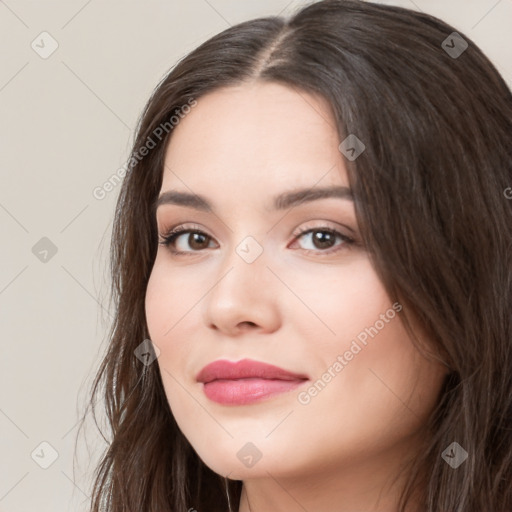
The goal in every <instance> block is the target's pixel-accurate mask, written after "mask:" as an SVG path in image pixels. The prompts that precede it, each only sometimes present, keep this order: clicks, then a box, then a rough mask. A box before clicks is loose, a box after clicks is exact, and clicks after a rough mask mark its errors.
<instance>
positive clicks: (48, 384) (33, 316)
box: [0, 0, 512, 512]
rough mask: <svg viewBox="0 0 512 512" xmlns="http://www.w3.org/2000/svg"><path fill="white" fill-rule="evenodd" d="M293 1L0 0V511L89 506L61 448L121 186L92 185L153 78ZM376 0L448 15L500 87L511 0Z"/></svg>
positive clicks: (94, 352)
mask: <svg viewBox="0 0 512 512" xmlns="http://www.w3.org/2000/svg"><path fill="white" fill-rule="evenodd" d="M302 3H304V2H300V1H292V2H291V3H290V2H289V0H272V1H271V0H265V1H261V0H245V1H240V0H239V1H235V0H208V1H207V0H190V1H185V0H179V1H178V0H168V1H163V0H146V1H145V2H143V1H134V0H131V1H126V0H125V1H114V0H89V1H86V0H66V1H64V0H60V1H57V0H52V1H43V0H33V1H28V0H5V1H2V0H0V44H1V48H2V50H1V52H0V119H1V122H0V172H1V188H0V235H1V239H2V252H1V254H2V265H1V267H0V321H1V327H2V331H1V332H2V340H1V357H0V450H1V453H0V461H1V462H0V512H28V511H37V512H50V511H51V512H58V511H67V510H73V511H78V510H86V508H85V506H86V504H87V495H88V494H89V492H90V489H89V488H88V482H87V478H86V477H85V476H84V475H87V470H88V468H87V467H86V464H85V462H87V461H88V460H94V453H91V454H90V455H89V454H88V453H87V451H85V449H84V448H83V446H82V445H79V446H81V447H80V450H79V455H80V457H79V460H78V462H79V463H80V464H79V465H77V464H75V470H74V469H73V449H74V442H75V436H76V433H77V428H76V425H77V421H78V418H79V413H80V412H81V411H82V410H83V401H84V399H85V394H86V391H87V389H88V387H89V385H90V382H91V378H92V370H93V368H95V366H96V365H97V364H98V363H99V355H100V353H101V351H102V350H103V348H104V339H103V338H104V334H105V332H106V329H107V325H108V322H109V321H110V316H109V315H110V314H109V312H108V310H107V298H108V282H107V277H108V267H107V264H108V260H107V257H108V244H109V237H110V232H111V223H112V217H113V209H114V204H115V200H116V197H117V193H118V189H119V187H117V188H116V189H114V190H113V191H112V192H110V193H109V194H107V195H106V197H105V198H104V199H102V200H98V199H96V198H95V197H94V196H93V193H92V192H93V190H94V189H95V187H98V186H101V185H102V184H103V183H104V182H105V181H106V180H108V179H109V177H110V176H112V174H114V173H115V172H116V170H117V169H119V168H120V167H121V166H122V165H123V164H124V162H125V159H126V158H127V156H128V152H129V147H130V144H131V142H132V139H133V128H134V127H135V123H136V120H137V118H138V115H139V113H140V111H141V109H142V107H143V106H144V104H145V102H146V100H147V98H148V97H149V95H150V93H151V91H152V89H153V87H154V86H155V85H156V84H157V82H158V81H159V80H160V78H161V77H162V76H163V75H164V74H165V73H166V72H167V71H168V70H169V68H170V67H172V65H173V64H174V63H175V62H176V61H177V60H178V59H179V58H181V57H182V56H184V55H185V54H186V53H188V52H189V51H190V50H192V49H193V48H194V47H196V46H197V45H198V44H199V43H201V42H203V41H204V40H205V39H207V38H209V37H210V36H212V35H214V34H216V33H218V32H220V31H221V30H223V29H225V28H227V27H228V26H229V25H233V24H235V23H238V22H241V21H243V20H246V19H250V18H253V17H257V16H265V15H276V14H280V13H282V14H290V13H292V12H293V11H294V10H295V9H297V7H299V6H300V5H301V4H302ZM382 3H389V4H396V5H402V6H404V7H409V8H411V9H418V10H423V11H425V12H428V13H431V14H434V15H436V16H438V17H440V18H442V19H444V20H445V21H448V22H449V23H451V24H452V25H454V26H455V28H456V29H458V30H460V31H462V32H464V33H466V34H467V35H468V36H469V37H471V38H472V39H473V40H474V41H475V42H476V43H477V44H478V45H480V47H481V48H482V49H483V50H484V52H486V53H487V55H488V56H489V57H490V58H491V60H492V61H493V62H494V63H495V64H496V66H497V67H498V69H499V70H500V71H501V73H502V75H503V76H504V78H505V79H506V81H507V82H508V83H509V85H511V84H512V50H511V49H512V33H511V31H510V22H511V20H512V0H499V1H497V0H457V1H455V0H452V1H447V0H414V2H413V1H412V0H403V1H399V2H395V1H389V2H388V1H386V2H382ZM44 31H46V32H48V33H49V34H50V36H46V35H44V36H40V34H41V33H42V32H44ZM51 38H53V40H55V41H56V43H54V42H53V43H52V39H51ZM33 42H34V43H33ZM32 44H33V45H34V46H35V49H33V48H32V46H31V45H32ZM51 44H58V48H57V49H56V51H55V52H54V53H53V54H51V55H50V56H49V57H47V58H46V59H44V58H42V57H41V56H40V55H41V54H43V55H44V52H49V50H51V48H52V47H51ZM36 50H37V51H36ZM432 79H433V80H434V79H435V77H432ZM43 237H46V238H47V239H49V240H43V241H41V239H42V238H43ZM36 244H37V245H36ZM50 245H51V246H52V247H54V248H55V249H56V251H57V252H56V253H55V254H52V251H51V249H48V247H50ZM34 246H35V249H33V248H34ZM55 249H54V250H55ZM44 250H49V252H48V253H44ZM40 258H43V259H44V258H46V261H41V259H40ZM88 432H89V435H88V440H89V443H90V444H91V446H92V447H94V446H96V447H101V446H102V445H101V443H98V441H97V439H98V437H97V435H96V434H95V431H94V429H93V428H92V425H91V426H90V427H89V429H88ZM82 440H83V438H82ZM42 442H45V443H49V445H51V447H53V448H51V447H49V446H48V445H46V444H43V445H41V443H42ZM52 450H55V451H56V454H57V458H56V460H55V461H54V462H53V463H52V464H51V465H50V466H49V467H48V468H47V469H43V468H42V467H41V465H43V466H44V465H47V464H50V463H51V462H52V454H53V453H54V452H53V451H52ZM89 469H91V468H89Z"/></svg>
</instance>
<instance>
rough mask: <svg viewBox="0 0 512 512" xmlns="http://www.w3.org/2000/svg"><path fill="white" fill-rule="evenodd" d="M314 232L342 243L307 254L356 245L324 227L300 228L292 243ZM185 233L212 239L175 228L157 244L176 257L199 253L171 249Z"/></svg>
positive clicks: (181, 227) (199, 232) (309, 251)
mask: <svg viewBox="0 0 512 512" xmlns="http://www.w3.org/2000/svg"><path fill="white" fill-rule="evenodd" d="M315 232H322V233H324V232H325V233H329V234H331V235H333V236H335V237H338V238H341V240H342V241H343V243H342V244H340V245H337V246H334V247H330V248H329V249H326V250H322V249H318V250H314V249H303V250H304V251H305V252H307V253H320V254H322V255H327V254H332V253H335V252H338V251H341V250H344V249H347V248H348V247H347V246H351V245H354V244H355V243H356V241H355V240H354V239H353V238H350V237H349V236H347V235H344V234H343V233H340V232H339V231H337V230H335V229H332V228H328V227H326V226H323V227H314V228H301V229H299V231H298V232H297V233H295V234H294V235H293V236H294V240H293V241H294V242H295V241H296V240H298V239H299V238H301V237H303V236H304V235H306V234H308V233H315ZM185 233H188V234H193V233H197V234H200V235H204V236H206V237H207V238H208V239H211V238H212V237H210V236H209V235H208V234H207V233H205V232H204V231H202V230H200V229H199V228H197V227H190V228H185V227H184V226H177V227H176V228H174V229H172V230H171V231H169V232H168V233H165V234H164V235H162V238H163V240H162V241H160V242H159V244H160V245H163V246H164V247H167V248H168V249H169V250H170V251H171V253H172V254H173V255H176V256H182V255H183V256H185V255H186V256H190V255H193V254H194V253H199V252H201V251H200V250H199V251H194V250H192V251H177V250H175V249H173V248H172V247H171V246H172V244H174V242H175V241H176V239H177V238H178V237H179V236H181V235H182V234H185Z"/></svg>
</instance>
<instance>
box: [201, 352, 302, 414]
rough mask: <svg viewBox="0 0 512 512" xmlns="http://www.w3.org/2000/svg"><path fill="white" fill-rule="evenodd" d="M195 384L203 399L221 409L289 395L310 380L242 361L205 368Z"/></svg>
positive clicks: (221, 362)
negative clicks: (222, 405)
mask: <svg viewBox="0 0 512 512" xmlns="http://www.w3.org/2000/svg"><path fill="white" fill-rule="evenodd" d="M196 380H197V381H198V382H202V383H203V391H204V393H205V395H206V396H207V397H208V398H209V399H210V400H212V401H214V402H217V403H220V404H224V405H247V404H250V403H253V402H259V401H262V400H265V399H268V398H270V397H272V396H275V395H277V394H281V393H285V392H287V391H291V390H293V389H295V388H297V387H298V386H300V385H302V384H303V383H304V382H305V381H307V380H309V379H308V377H307V375H303V374H297V373H293V372H289V371H287V370H284V369H283V368H279V367H278V366H274V365H271V364H267V363H261V362H259V361H254V360H252V359H242V360H241V361H238V362H236V363H234V362H231V361H227V360H225V359H220V360H218V361H214V362H213V363H210V364H208V365H207V366H205V367H204V368H203V369H202V370H201V371H200V372H199V374H198V375H197V377H196Z"/></svg>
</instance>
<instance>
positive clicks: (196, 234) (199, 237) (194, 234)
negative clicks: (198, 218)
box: [189, 233, 206, 249]
mask: <svg viewBox="0 0 512 512" xmlns="http://www.w3.org/2000/svg"><path fill="white" fill-rule="evenodd" d="M190 237H192V243H190ZM201 238H202V239H203V240H202V243H204V241H205V239H206V237H205V236H204V235H202V234H201V233H191V234H190V235H189V244H190V247H194V246H195V244H196V242H197V241H198V240H197V239H199V243H198V245H199V249H202V247H201ZM196 248H197V247H196Z"/></svg>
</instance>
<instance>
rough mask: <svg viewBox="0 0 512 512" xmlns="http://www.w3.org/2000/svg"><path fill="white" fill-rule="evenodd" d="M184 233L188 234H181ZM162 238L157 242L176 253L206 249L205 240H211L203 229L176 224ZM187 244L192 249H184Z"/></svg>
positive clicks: (188, 252)
mask: <svg viewBox="0 0 512 512" xmlns="http://www.w3.org/2000/svg"><path fill="white" fill-rule="evenodd" d="M185 234H188V236H187V237H186V236H183V235H185ZM162 238H163V240H162V241H160V242H159V243H160V244H161V245H163V246H165V247H168V248H169V250H170V251H171V252H172V253H173V254H176V255H181V254H190V253H191V252H198V251H201V250H202V249H206V248H207V247H208V243H207V242H208V241H209V240H211V237H210V236H209V235H207V234H206V233H205V232H204V231H201V230H200V229H198V228H196V227H194V228H192V229H185V227H183V226H178V227H176V228H174V229H172V230H171V231H170V232H169V233H167V234H166V235H164V236H163V237H162ZM180 239H181V240H180ZM180 242H181V246H180ZM187 244H188V245H189V247H191V248H192V251H189V250H186V246H187ZM205 244H206V245H205ZM176 247H177V248H176ZM180 247H182V248H183V247H184V248H185V250H181V249H180Z"/></svg>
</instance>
